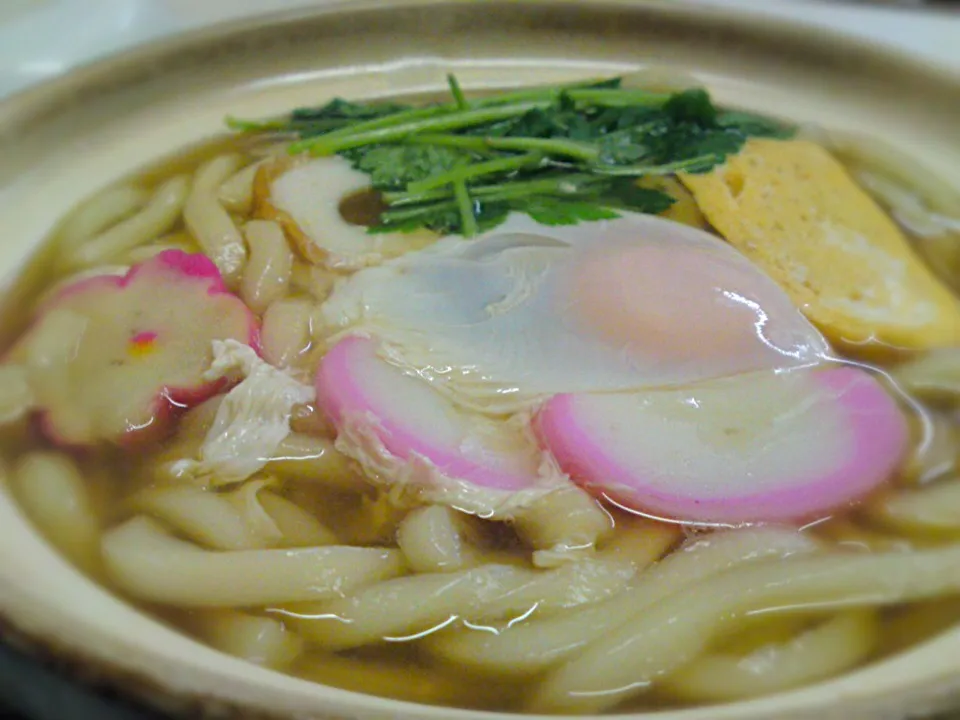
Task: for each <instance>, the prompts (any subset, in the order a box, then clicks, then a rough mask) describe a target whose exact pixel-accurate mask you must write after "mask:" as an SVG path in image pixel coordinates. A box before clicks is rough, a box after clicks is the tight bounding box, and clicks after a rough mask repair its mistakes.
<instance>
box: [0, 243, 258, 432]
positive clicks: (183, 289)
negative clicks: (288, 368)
mask: <svg viewBox="0 0 960 720" xmlns="http://www.w3.org/2000/svg"><path fill="white" fill-rule="evenodd" d="M257 333H258V328H257V322H256V318H255V317H254V315H253V314H252V313H251V312H250V310H248V309H247V307H246V306H245V305H244V304H243V302H242V301H241V300H240V299H239V298H237V297H236V296H235V295H233V294H231V293H230V292H229V291H228V290H227V288H226V286H225V285H224V284H223V280H222V279H221V277H220V273H219V272H218V271H217V268H216V266H215V265H214V264H213V262H211V261H210V260H209V259H208V258H207V257H206V256H204V255H199V254H188V253H184V252H181V251H179V250H168V251H165V252H162V253H160V254H159V255H157V256H155V257H154V258H152V259H150V260H148V261H146V262H144V263H141V264H139V265H134V266H133V267H132V268H131V269H130V271H129V272H128V273H127V274H126V275H123V276H114V275H103V276H98V277H93V278H88V279H84V280H81V281H78V282H76V283H73V284H71V285H68V286H67V287H65V288H64V289H63V290H62V291H60V292H59V293H57V294H56V295H55V296H53V297H52V298H51V299H50V300H48V301H47V302H45V303H44V304H43V305H42V306H41V308H40V311H39V315H38V318H37V320H36V322H35V323H34V325H33V327H32V328H31V329H30V331H29V332H28V333H27V334H26V336H25V337H24V339H23V340H22V341H21V345H20V346H19V347H18V348H15V349H14V354H15V355H20V356H26V357H31V356H32V359H31V360H28V367H29V370H30V373H31V385H32V387H33V390H34V393H35V395H36V397H37V410H38V411H39V413H40V417H41V423H42V426H43V428H44V430H45V432H46V433H47V434H48V435H49V436H50V437H51V439H53V440H55V441H56V442H59V443H62V444H66V445H87V444H91V443H94V442H97V441H102V440H106V441H110V442H120V443H127V442H131V441H134V440H138V439H144V438H148V437H149V438H153V437H157V436H158V435H159V434H161V433H162V432H163V431H164V430H165V429H166V428H167V427H168V424H169V422H170V421H171V420H172V419H173V418H174V417H175V415H176V412H177V411H178V410H179V409H183V408H186V407H189V406H191V405H194V404H197V403H199V402H202V401H203V400H206V399H207V398H209V397H210V396H211V395H213V394H215V393H216V392H218V391H220V390H221V389H223V388H224V386H225V384H226V382H227V380H226V379H225V378H223V377H218V378H210V377H209V376H207V377H205V373H206V372H207V371H208V369H209V367H210V364H211V361H212V359H213V351H212V343H213V341H214V340H227V339H232V340H236V341H238V342H242V343H244V344H247V345H256V343H257ZM61 346H64V347H61Z"/></svg>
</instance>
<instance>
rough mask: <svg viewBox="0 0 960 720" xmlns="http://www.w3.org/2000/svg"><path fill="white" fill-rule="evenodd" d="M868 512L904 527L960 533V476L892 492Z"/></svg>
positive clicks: (879, 520) (885, 523)
mask: <svg viewBox="0 0 960 720" xmlns="http://www.w3.org/2000/svg"><path fill="white" fill-rule="evenodd" d="M868 513H869V515H870V517H872V518H873V519H874V520H875V521H877V522H880V523H882V524H883V525H886V526H887V527H892V528H894V529H897V530H901V531H906V532H912V533H915V532H920V533H924V532H925V533H937V534H948V535H960V478H955V477H954V478H951V479H949V480H940V481H939V482H935V483H932V484H929V485H926V486H924V487H923V488H920V489H918V490H904V491H902V492H896V493H892V494H891V495H888V496H886V497H884V498H882V499H880V500H878V501H877V502H875V503H873V504H872V505H871V506H870V507H869V510H868Z"/></svg>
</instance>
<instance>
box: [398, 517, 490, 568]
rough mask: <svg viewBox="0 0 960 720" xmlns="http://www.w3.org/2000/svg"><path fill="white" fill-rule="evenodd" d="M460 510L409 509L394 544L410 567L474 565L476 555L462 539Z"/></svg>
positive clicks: (477, 558)
mask: <svg viewBox="0 0 960 720" xmlns="http://www.w3.org/2000/svg"><path fill="white" fill-rule="evenodd" d="M459 515H460V513H458V512H457V511H456V510H454V509H452V508H449V507H445V506H443V505H427V506H426V507H422V508H417V509H415V510H412V511H411V512H410V513H409V514H408V515H407V516H406V517H405V518H404V519H403V520H402V521H401V523H400V527H399V528H398V529H397V545H399V546H400V549H401V550H402V551H403V554H404V556H405V557H406V558H407V564H408V565H409V566H410V569H411V570H413V571H414V572H418V573H443V572H452V571H454V570H462V569H463V568H464V567H468V566H471V565H475V564H477V561H478V560H479V558H480V556H479V554H478V553H477V552H476V551H475V549H474V548H472V547H471V546H470V545H469V543H467V542H466V540H465V538H464V537H463V528H462V521H461V518H460V517H458V516H459Z"/></svg>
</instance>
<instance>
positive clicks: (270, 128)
mask: <svg viewBox="0 0 960 720" xmlns="http://www.w3.org/2000/svg"><path fill="white" fill-rule="evenodd" d="M226 124H227V127H228V128H230V129H231V130H239V131H240V132H275V131H278V130H289V129H291V128H290V120H288V119H287V118H277V119H275V120H244V119H243V118H238V117H233V115H227V117H226Z"/></svg>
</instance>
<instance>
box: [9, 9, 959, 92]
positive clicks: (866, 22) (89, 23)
mask: <svg viewBox="0 0 960 720" xmlns="http://www.w3.org/2000/svg"><path fill="white" fill-rule="evenodd" d="M477 1H480V0H477ZM672 1H673V2H701V3H714V4H724V5H728V6H729V5H737V6H740V7H746V8H749V9H751V10H752V11H754V12H758V13H767V14H772V15H779V16H783V17H789V18H793V19H796V20H798V21H801V22H806V23H811V24H817V25H824V26H828V27H831V28H834V29H837V30H841V31H844V32H848V33H851V34H855V35H860V36H866V37H868V38H872V39H874V40H876V41H878V42H882V43H887V44H891V45H894V46H897V47H900V48H901V49H904V50H906V51H908V52H911V53H914V54H916V55H918V56H921V57H923V58H925V59H927V60H929V61H931V62H934V63H939V64H942V65H946V66H950V67H952V68H953V69H955V70H956V71H957V72H960V13H950V14H947V13H945V12H933V11H920V10H909V9H893V8H890V7H876V6H873V5H864V4H851V3H842V2H836V1H834V2H830V1H829V0H819V1H818V0H672ZM321 2H324V0H0V96H2V95H5V94H7V93H10V92H12V91H14V90H17V89H19V88H22V87H24V86H26V85H29V84H30V83H34V82H38V81H40V80H42V79H44V78H46V77H49V76H51V75H55V74H57V73H61V72H63V71H65V70H67V69H69V68H70V67H72V66H74V65H76V64H78V63H82V62H84V61H86V60H89V59H92V58H95V57H98V56H101V55H104V54H107V53H110V52H113V51H116V50H119V49H121V48H123V47H127V46H129V45H132V44H136V43H138V42H143V41H144V40H148V39H151V38H155V37H159V36H162V35H165V34H168V33H171V32H176V31H177V30H180V29H185V28H194V27H198V26H201V25H205V24H209V23H213V22H216V21H218V20H222V19H229V18H238V17H242V16H249V15H254V14H256V13H258V12H260V13H263V12H269V11H272V10H278V9H284V8H297V7H304V6H308V5H312V4H318V3H321Z"/></svg>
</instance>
